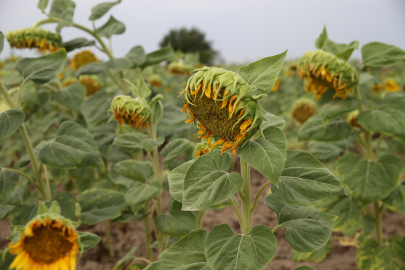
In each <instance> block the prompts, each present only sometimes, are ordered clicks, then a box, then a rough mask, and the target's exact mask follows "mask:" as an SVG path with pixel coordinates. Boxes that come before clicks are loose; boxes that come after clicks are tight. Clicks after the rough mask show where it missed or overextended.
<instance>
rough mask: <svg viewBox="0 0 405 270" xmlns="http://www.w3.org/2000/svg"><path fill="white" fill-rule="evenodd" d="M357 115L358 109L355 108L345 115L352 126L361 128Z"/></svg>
mask: <svg viewBox="0 0 405 270" xmlns="http://www.w3.org/2000/svg"><path fill="white" fill-rule="evenodd" d="M358 116H359V111H358V110H355V111H352V112H351V113H349V115H348V116H347V122H348V123H349V124H350V125H351V126H352V127H356V128H359V129H361V130H363V127H362V126H361V125H360V124H359V123H358V122H357V117H358Z"/></svg>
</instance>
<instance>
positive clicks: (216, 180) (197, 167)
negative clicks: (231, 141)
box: [182, 151, 243, 211]
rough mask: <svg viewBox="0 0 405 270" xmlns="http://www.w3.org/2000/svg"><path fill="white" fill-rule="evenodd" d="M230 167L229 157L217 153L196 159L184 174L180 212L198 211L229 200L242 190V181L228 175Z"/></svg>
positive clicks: (239, 178) (234, 174)
mask: <svg viewBox="0 0 405 270" xmlns="http://www.w3.org/2000/svg"><path fill="white" fill-rule="evenodd" d="M230 167H231V157H230V156H229V155H228V154H224V155H222V156H221V153H220V152H219V151H214V152H211V153H208V154H205V155H203V156H201V157H200V158H198V159H197V160H196V161H195V162H194V163H193V164H192V165H191V167H190V168H189V169H188V171H187V174H186V178H185V181H184V192H183V200H182V202H183V208H182V210H186V211H198V210H201V209H204V208H208V207H210V206H212V205H215V204H218V203H220V202H222V201H225V200H227V199H229V198H231V197H232V196H233V195H234V194H235V193H236V192H237V191H238V190H239V189H241V188H242V185H243V179H242V176H240V174H238V173H236V172H233V173H228V172H227V171H228V170H229V169H230Z"/></svg>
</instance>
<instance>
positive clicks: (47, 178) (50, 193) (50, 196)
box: [43, 164, 52, 198]
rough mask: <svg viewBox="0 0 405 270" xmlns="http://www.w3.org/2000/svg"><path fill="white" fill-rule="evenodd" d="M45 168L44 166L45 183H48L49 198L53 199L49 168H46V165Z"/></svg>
mask: <svg viewBox="0 0 405 270" xmlns="http://www.w3.org/2000/svg"><path fill="white" fill-rule="evenodd" d="M43 166H44V174H45V182H46V188H47V191H48V196H49V198H52V192H51V185H50V183H49V177H48V168H47V167H46V165H45V164H44V165H43Z"/></svg>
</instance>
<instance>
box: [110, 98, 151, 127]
mask: <svg viewBox="0 0 405 270" xmlns="http://www.w3.org/2000/svg"><path fill="white" fill-rule="evenodd" d="M110 111H112V112H113V114H114V118H115V120H117V121H118V122H119V125H120V126H121V125H122V124H123V123H127V124H128V125H130V126H131V125H132V126H133V127H134V128H135V129H136V128H138V127H141V130H143V129H144V128H145V130H148V126H149V122H150V120H151V119H150V118H151V109H150V106H149V104H148V103H147V102H146V100H145V99H142V98H133V97H131V96H124V95H118V96H116V97H115V98H114V100H113V101H112V102H111V108H110Z"/></svg>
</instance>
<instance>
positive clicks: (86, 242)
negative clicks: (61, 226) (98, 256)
mask: <svg viewBox="0 0 405 270" xmlns="http://www.w3.org/2000/svg"><path fill="white" fill-rule="evenodd" d="M78 234H79V238H80V245H81V247H82V248H83V250H81V252H86V251H88V250H90V249H92V248H94V247H95V246H96V245H97V244H98V243H99V242H100V241H101V237H100V236H98V235H96V234H94V233H89V232H78Z"/></svg>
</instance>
